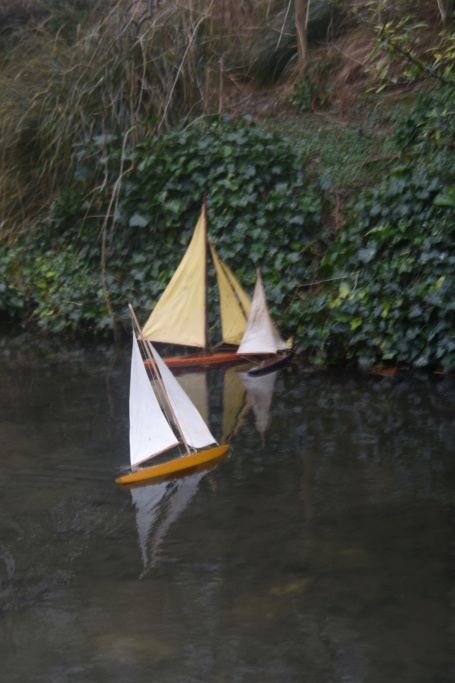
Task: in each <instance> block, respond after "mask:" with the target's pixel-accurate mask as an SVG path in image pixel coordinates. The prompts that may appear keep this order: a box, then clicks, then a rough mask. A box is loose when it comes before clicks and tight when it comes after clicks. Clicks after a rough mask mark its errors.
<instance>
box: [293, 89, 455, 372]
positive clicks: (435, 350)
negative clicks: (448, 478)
mask: <svg viewBox="0 0 455 683" xmlns="http://www.w3.org/2000/svg"><path fill="white" fill-rule="evenodd" d="M396 140H397V144H398V145H399V146H400V147H401V149H402V154H401V157H400V159H399V161H397V163H396V165H395V167H394V169H393V171H392V172H391V174H390V175H388V176H387V177H386V178H384V179H383V180H382V182H381V183H378V184H377V186H376V187H374V188H373V189H371V190H368V191H366V192H363V193H362V194H361V195H360V196H359V197H358V198H357V199H356V200H355V201H353V202H352V204H351V205H350V206H349V208H348V213H347V220H346V223H345V224H344V226H343V228H342V230H341V231H340V232H339V234H338V237H337V239H336V240H334V241H333V242H332V243H331V244H330V247H329V248H328V250H327V252H326V253H325V254H324V256H323V258H322V259H321V261H320V264H319V269H318V278H317V279H318V284H316V286H315V287H313V288H311V289H308V288H301V289H299V291H298V293H297V296H296V299H295V300H294V302H293V304H292V306H291V308H290V310H289V314H290V317H291V318H293V319H294V320H295V321H296V323H297V325H298V327H297V337H298V339H299V341H300V343H301V345H302V347H303V348H304V349H306V350H307V352H309V351H310V350H311V353H312V354H313V361H314V362H316V363H328V362H329V363H330V362H340V361H341V360H343V361H354V362H355V363H356V364H359V365H361V366H366V367H369V366H372V365H377V364H379V365H389V364H393V365H398V366H402V367H425V368H430V369H437V370H439V369H442V370H445V371H448V370H453V368H454V367H455V156H454V153H453V149H454V144H455V90H454V88H452V87H448V88H441V89H439V90H437V91H434V92H432V93H429V94H423V95H422V96H421V97H420V98H419V101H418V102H417V104H416V105H415V106H413V107H412V108H411V109H410V110H409V112H408V113H407V114H406V115H405V116H403V117H402V119H401V120H400V122H399V125H398V128H397V135H396Z"/></svg>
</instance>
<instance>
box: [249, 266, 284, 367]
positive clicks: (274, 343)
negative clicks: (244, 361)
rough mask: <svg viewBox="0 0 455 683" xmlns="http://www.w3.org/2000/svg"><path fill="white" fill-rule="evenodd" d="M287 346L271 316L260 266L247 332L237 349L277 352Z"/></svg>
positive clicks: (250, 351) (250, 352)
mask: <svg viewBox="0 0 455 683" xmlns="http://www.w3.org/2000/svg"><path fill="white" fill-rule="evenodd" d="M287 348H288V346H287V344H286V342H285V341H284V340H283V339H282V338H281V336H280V333H279V332H278V330H277V329H276V327H275V324H274V322H273V320H272V318H271V317H270V313H269V311H268V308H267V301H266V298H265V293H264V287H263V284H262V278H261V274H260V272H259V268H258V271H257V280H256V286H255V288H254V295H253V302H252V304H251V311H250V315H249V316H248V322H247V325H246V330H245V334H244V335H243V338H242V342H241V344H240V346H239V348H238V349H237V353H238V354H241V355H245V354H256V353H257V354H262V353H276V352H277V351H282V350H284V349H287Z"/></svg>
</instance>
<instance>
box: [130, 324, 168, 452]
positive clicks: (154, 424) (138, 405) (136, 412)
mask: <svg viewBox="0 0 455 683" xmlns="http://www.w3.org/2000/svg"><path fill="white" fill-rule="evenodd" d="M178 444H179V442H178V441H177V439H176V438H175V434H174V433H173V431H172V429H171V427H170V426H169V423H168V421H167V420H166V418H165V416H164V415H163V412H162V411H161V408H160V405H159V403H158V401H157V398H156V396H155V394H154V392H153V389H152V387H151V385H150V380H149V378H148V375H147V371H146V369H145V366H144V361H143V360H142V356H141V352H140V351H139V345H138V343H137V340H136V336H135V335H134V334H133V353H132V356H131V379H130V460H131V465H138V464H139V463H141V462H144V461H145V460H148V458H151V457H153V456H154V455H158V453H162V452H163V451H166V450H168V449H169V448H172V447H173V446H178Z"/></svg>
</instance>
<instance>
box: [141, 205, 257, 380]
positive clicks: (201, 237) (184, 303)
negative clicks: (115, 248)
mask: <svg viewBox="0 0 455 683" xmlns="http://www.w3.org/2000/svg"><path fill="white" fill-rule="evenodd" d="M210 250H211V255H212V259H213V262H214V265H215V271H216V276H217V283H218V292H219V300H220V312H221V332H222V339H223V342H224V344H226V345H229V346H231V347H233V348H230V349H223V350H221V349H218V350H210V349H209V340H208V321H207V317H208V312H207V210H206V204H205V202H204V205H203V207H202V213H201V215H200V217H199V220H198V222H197V225H196V228H195V231H194V234H193V237H192V240H191V243H190V245H189V247H188V249H187V251H186V253H185V255H184V257H183V259H182V261H181V263H180V265H179V267H178V268H177V270H176V271H175V273H174V275H173V277H172V279H171V280H170V282H169V284H168V286H167V287H166V289H165V290H164V292H163V294H162V295H161V298H160V299H159V301H158V303H157V304H156V306H155V308H154V309H153V311H152V313H151V315H150V317H149V319H148V320H147V322H146V323H145V325H144V328H143V335H144V338H145V339H147V340H148V341H151V342H162V343H165V344H176V345H179V346H195V347H199V348H201V349H204V352H202V353H197V354H191V355H187V356H175V357H171V358H165V359H164V361H165V363H166V365H169V366H174V367H178V366H180V367H185V366H191V365H207V364H210V365H212V364H215V363H227V362H238V357H237V356H236V354H235V347H237V346H238V345H239V344H240V342H241V340H242V336H243V333H244V331H245V329H246V323H247V318H248V314H249V312H250V308H251V301H250V299H249V297H248V295H247V294H246V293H245V291H244V290H243V288H242V287H241V285H240V284H239V282H238V281H237V280H236V278H235V276H234V274H233V273H232V271H231V270H230V269H229V268H228V267H227V266H226V264H224V263H223V262H222V261H221V259H220V258H219V257H218V255H217V253H216V251H215V248H214V246H213V245H210Z"/></svg>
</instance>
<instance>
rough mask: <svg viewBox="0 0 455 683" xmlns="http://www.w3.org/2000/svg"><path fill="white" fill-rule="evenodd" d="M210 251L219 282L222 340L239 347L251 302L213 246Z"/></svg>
mask: <svg viewBox="0 0 455 683" xmlns="http://www.w3.org/2000/svg"><path fill="white" fill-rule="evenodd" d="M210 251H211V252H212V259H213V263H214V265H215V271H216V277H217V281H218V292H219V296H220V311H221V332H222V338H223V341H224V342H225V343H226V344H235V345H236V346H238V345H239V344H240V342H241V341H242V337H243V334H244V332H245V329H246V320H247V316H248V313H249V310H250V308H251V302H250V300H249V298H248V296H247V294H246V293H245V292H244V290H243V289H242V287H241V286H240V285H239V283H238V282H237V280H236V279H235V277H234V274H233V273H232V272H231V271H230V270H229V268H228V267H227V266H226V265H225V264H224V263H223V262H222V261H221V260H220V258H219V257H218V255H217V253H216V251H215V248H214V246H213V244H211V245H210ZM239 299H240V301H239Z"/></svg>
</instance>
